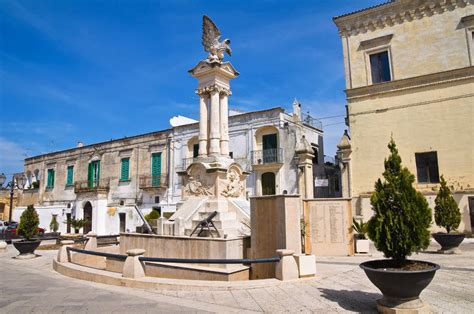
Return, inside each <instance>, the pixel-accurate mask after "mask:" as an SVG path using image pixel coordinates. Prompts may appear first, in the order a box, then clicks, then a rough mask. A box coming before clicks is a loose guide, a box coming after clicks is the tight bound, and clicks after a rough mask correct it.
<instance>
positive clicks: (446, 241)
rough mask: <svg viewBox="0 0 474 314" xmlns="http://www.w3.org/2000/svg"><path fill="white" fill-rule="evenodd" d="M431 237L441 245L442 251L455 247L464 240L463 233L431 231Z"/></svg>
mask: <svg viewBox="0 0 474 314" xmlns="http://www.w3.org/2000/svg"><path fill="white" fill-rule="evenodd" d="M432 236H433V238H434V239H435V240H436V242H438V243H439V244H440V245H441V250H442V251H449V250H453V249H455V248H457V247H458V246H459V245H460V244H461V242H462V241H463V240H464V237H465V234H463V233H442V232H438V233H433V234H432Z"/></svg>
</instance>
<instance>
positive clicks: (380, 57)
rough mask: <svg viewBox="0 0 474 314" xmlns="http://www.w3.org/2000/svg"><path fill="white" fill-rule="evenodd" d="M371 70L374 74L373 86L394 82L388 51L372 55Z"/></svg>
mask: <svg viewBox="0 0 474 314" xmlns="http://www.w3.org/2000/svg"><path fill="white" fill-rule="evenodd" d="M370 70H371V72H372V84H375V83H382V82H388V81H391V80H392V75H391V73H390V62H389V59H388V51H383V52H379V53H374V54H371V55H370Z"/></svg>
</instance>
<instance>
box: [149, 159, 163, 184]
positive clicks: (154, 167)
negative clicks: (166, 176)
mask: <svg viewBox="0 0 474 314" xmlns="http://www.w3.org/2000/svg"><path fill="white" fill-rule="evenodd" d="M151 181H152V186H160V183H161V153H154V154H152V155H151Z"/></svg>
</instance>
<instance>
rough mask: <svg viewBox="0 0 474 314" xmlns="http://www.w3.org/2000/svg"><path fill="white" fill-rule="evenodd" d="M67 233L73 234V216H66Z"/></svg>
mask: <svg viewBox="0 0 474 314" xmlns="http://www.w3.org/2000/svg"><path fill="white" fill-rule="evenodd" d="M66 233H71V214H66Z"/></svg>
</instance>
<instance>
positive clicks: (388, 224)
mask: <svg viewBox="0 0 474 314" xmlns="http://www.w3.org/2000/svg"><path fill="white" fill-rule="evenodd" d="M388 148H389V149H390V156H389V157H388V159H385V162H384V166H385V171H384V172H383V177H384V179H385V180H384V182H382V180H380V179H378V180H377V181H376V182H375V192H374V193H373V194H372V196H371V198H370V203H371V204H372V210H373V211H374V212H375V213H374V215H373V216H372V218H371V219H370V220H369V226H368V234H369V238H370V239H371V240H372V241H374V245H375V247H376V248H377V250H379V251H382V252H383V253H384V255H385V257H388V258H392V259H393V260H394V261H395V262H396V263H397V264H399V265H403V264H404V263H405V261H406V257H407V256H409V255H411V254H412V253H413V252H417V251H419V250H421V249H426V248H427V247H428V245H429V243H430V231H429V227H430V224H431V208H429V206H428V202H427V201H426V199H425V197H424V196H423V195H422V194H421V193H420V192H417V191H416V190H415V188H414V187H413V182H414V181H415V177H414V176H413V174H411V173H410V171H409V170H408V169H407V168H406V167H403V166H402V159H401V158H400V155H399V154H398V149H397V146H396V144H395V142H394V140H393V138H392V139H391V140H390V142H389V144H388Z"/></svg>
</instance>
